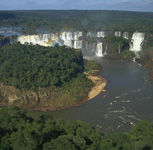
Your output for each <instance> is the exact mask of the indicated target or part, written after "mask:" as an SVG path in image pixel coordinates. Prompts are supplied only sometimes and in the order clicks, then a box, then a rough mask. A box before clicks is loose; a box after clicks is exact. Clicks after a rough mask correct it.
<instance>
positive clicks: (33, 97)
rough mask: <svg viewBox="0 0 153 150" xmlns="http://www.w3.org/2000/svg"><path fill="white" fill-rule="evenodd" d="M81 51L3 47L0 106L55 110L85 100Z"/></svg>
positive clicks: (87, 84)
mask: <svg viewBox="0 0 153 150" xmlns="http://www.w3.org/2000/svg"><path fill="white" fill-rule="evenodd" d="M84 70H85V69H84V61H83V57H82V53H81V50H75V49H72V48H68V47H66V46H59V45H55V47H42V46H39V45H21V44H20V43H16V44H13V45H5V46H3V47H2V48H1V49H0V106H8V105H16V106H19V107H24V108H30V109H33V108H35V107H37V109H39V110H40V109H41V110H47V109H49V110H57V109H63V108H69V107H72V106H77V105H79V104H78V103H79V102H81V103H84V102H82V101H83V100H84V99H87V98H88V93H89V91H90V89H91V87H92V86H93V83H92V81H90V80H89V79H87V78H86V76H85V75H84V74H83V71H84Z"/></svg>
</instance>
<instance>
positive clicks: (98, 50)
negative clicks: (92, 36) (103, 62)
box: [95, 42, 103, 57]
mask: <svg viewBox="0 0 153 150" xmlns="http://www.w3.org/2000/svg"><path fill="white" fill-rule="evenodd" d="M95 54H96V56H98V57H103V43H101V42H99V43H98V44H97V48H96V53H95Z"/></svg>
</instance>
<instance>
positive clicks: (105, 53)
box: [104, 43, 108, 55]
mask: <svg viewBox="0 0 153 150" xmlns="http://www.w3.org/2000/svg"><path fill="white" fill-rule="evenodd" d="M107 49H108V45H107V43H106V46H105V52H104V55H107Z"/></svg>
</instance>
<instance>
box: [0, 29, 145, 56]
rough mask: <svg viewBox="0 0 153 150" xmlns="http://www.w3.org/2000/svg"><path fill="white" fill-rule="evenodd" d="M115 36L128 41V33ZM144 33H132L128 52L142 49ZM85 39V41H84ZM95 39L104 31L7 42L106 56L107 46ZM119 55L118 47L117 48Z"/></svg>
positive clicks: (53, 35) (51, 35)
mask: <svg viewBox="0 0 153 150" xmlns="http://www.w3.org/2000/svg"><path fill="white" fill-rule="evenodd" d="M115 36H122V37H123V38H125V39H129V34H128V32H123V34H121V32H120V31H116V32H115ZM144 36H145V33H141V32H135V33H133V36H132V40H131V42H130V50H131V51H133V52H135V53H136V54H137V52H138V51H140V50H141V49H142V44H143V41H144ZM86 37H88V38H89V40H88V38H87V41H86ZM90 37H92V38H95V40H96V38H97V37H100V38H101V37H102V38H104V37H106V32H105V31H98V32H87V34H86V35H85V34H83V32H81V31H77V32H60V33H50V34H39V35H20V36H18V37H17V36H16V37H10V40H7V41H8V42H9V43H10V44H13V43H15V42H20V43H21V44H25V43H28V44H30V43H31V44H33V45H36V44H38V45H41V46H54V45H55V44H56V43H58V44H59V45H66V46H69V47H71V48H76V49H82V50H83V51H84V52H86V53H87V54H91V55H96V56H99V57H102V56H105V55H106V54H107V44H108V43H106V44H103V43H102V41H103V40H102V39H99V40H100V41H98V43H97V42H96V41H95V40H94V39H90ZM8 42H5V41H4V40H1V41H0V46H3V45H5V44H6V43H8ZM118 51H119V53H120V51H121V50H120V46H119V50H118Z"/></svg>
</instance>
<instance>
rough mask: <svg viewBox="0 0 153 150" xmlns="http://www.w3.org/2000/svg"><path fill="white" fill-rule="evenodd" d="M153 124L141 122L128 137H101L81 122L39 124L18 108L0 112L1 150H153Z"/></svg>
mask: <svg viewBox="0 0 153 150" xmlns="http://www.w3.org/2000/svg"><path fill="white" fill-rule="evenodd" d="M152 133H153V124H152V123H149V122H148V121H142V122H140V123H139V124H138V125H137V126H135V127H134V128H133V129H132V130H131V131H130V132H129V133H116V134H104V133H103V134H102V133H100V132H99V131H98V130H96V129H94V128H90V127H89V126H88V125H87V124H86V123H84V122H82V121H64V120H61V119H60V120H54V119H52V117H51V116H49V115H41V116H40V117H39V118H38V119H37V120H35V119H33V118H31V117H28V116H27V115H26V112H25V111H24V110H20V109H18V108H15V107H10V108H2V109H0V149H1V150H151V149H153V135H152Z"/></svg>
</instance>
